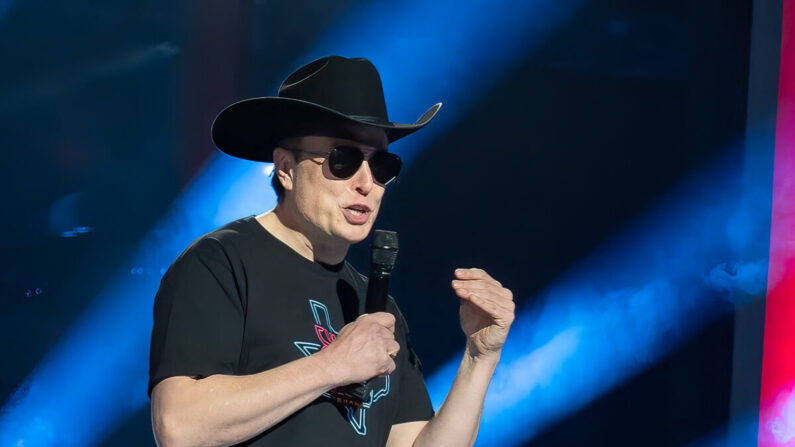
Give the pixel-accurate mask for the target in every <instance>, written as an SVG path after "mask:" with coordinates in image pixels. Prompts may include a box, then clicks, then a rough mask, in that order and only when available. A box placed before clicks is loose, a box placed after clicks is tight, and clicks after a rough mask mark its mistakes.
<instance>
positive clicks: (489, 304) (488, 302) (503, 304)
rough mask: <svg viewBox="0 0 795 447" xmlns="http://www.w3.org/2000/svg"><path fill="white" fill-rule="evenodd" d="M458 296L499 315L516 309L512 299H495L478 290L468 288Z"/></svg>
mask: <svg viewBox="0 0 795 447" xmlns="http://www.w3.org/2000/svg"><path fill="white" fill-rule="evenodd" d="M458 296H459V297H461V298H462V299H465V300H467V301H470V302H471V303H472V304H474V305H476V306H478V307H480V308H481V309H483V310H484V311H486V312H488V313H489V314H492V315H497V314H500V313H502V312H513V311H514V310H515V309H516V303H514V302H513V301H512V300H505V299H494V298H493V297H489V296H488V295H484V294H482V293H478V292H473V291H469V290H466V291H462V292H461V293H460V294H459V295H458Z"/></svg>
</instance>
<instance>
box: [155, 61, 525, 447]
mask: <svg viewBox="0 0 795 447" xmlns="http://www.w3.org/2000/svg"><path fill="white" fill-rule="evenodd" d="M439 107H440V104H437V105H435V106H433V107H432V108H431V109H429V110H428V112H426V113H425V114H424V115H423V116H422V117H421V118H420V120H418V121H417V122H416V123H414V124H395V123H392V122H390V121H389V119H388V118H387V114H386V107H385V102H384V97H383V91H382V88H381V81H380V77H379V76H378V73H377V71H376V70H375V67H374V66H373V65H372V64H371V63H370V62H369V61H368V60H366V59H361V58H359V59H346V58H342V57H338V56H331V57H328V58H323V59H320V60H318V61H315V62H312V63H310V64H308V65H307V66H305V67H302V68H301V69H299V70H298V71H296V72H295V73H293V74H292V75H291V76H289V77H288V78H287V79H286V80H285V82H284V83H283V84H282V86H281V88H280V90H279V96H278V97H268V98H254V99H250V100H245V101H241V102H239V103H236V104H233V105H231V106H230V107H228V108H227V109H225V110H224V111H223V112H222V113H221V114H220V115H219V116H218V117H217V118H216V121H215V123H213V139H214V141H215V143H216V145H217V146H218V147H219V148H220V149H221V150H223V151H224V152H227V153H229V154H231V155H234V156H238V157H242V158H246V159H251V160H261V161H272V162H273V163H274V180H273V183H274V187H275V188H276V190H277V195H278V197H279V202H278V204H277V206H276V207H275V208H274V210H272V211H270V212H267V213H265V214H262V215H259V216H256V217H253V216H252V217H248V218H244V219H240V220H238V221H235V222H232V223H230V224H228V225H226V226H224V227H223V228H221V229H219V230H216V231H214V232H211V233H209V234H207V235H205V236H203V237H201V238H199V239H198V240H196V241H195V242H194V243H193V244H191V246H190V247H189V248H188V249H187V250H186V251H185V252H183V254H182V255H180V257H179V258H178V259H177V260H176V261H175V262H174V264H173V265H172V266H171V268H169V270H168V272H167V273H166V274H165V275H164V277H163V280H162V282H161V286H160V290H159V291H158V294H157V298H156V301H155V317H154V327H153V331H152V346H151V357H150V383H149V391H150V393H151V398H152V425H153V430H154V434H155V438H156V440H157V442H158V444H160V445H162V446H172V445H232V444H238V443H244V444H246V445H258V446H259V445H262V446H265V445H282V446H303V445H307V446H308V445H318V444H319V445H340V446H355V445H362V446H364V445H367V446H376V445H387V446H390V447H399V446H411V445H413V446H434V447H437V446H447V445H449V446H466V445H472V444H473V443H474V440H475V437H476V435H477V429H478V424H479V420H480V414H481V409H482V405H483V400H484V398H485V395H486V390H487V388H488V384H489V381H490V380H491V376H492V374H493V372H494V369H495V368H496V365H497V362H498V360H499V357H500V352H501V349H502V345H503V343H504V342H505V338H506V336H507V333H508V330H509V327H510V325H511V323H512V321H513V309H514V304H513V298H512V294H511V292H510V291H509V290H507V289H505V288H503V287H502V286H501V285H500V283H499V282H497V281H495V280H494V279H492V278H491V277H490V276H489V275H488V274H486V273H485V272H484V271H482V270H479V269H459V270H456V271H455V274H454V275H455V279H454V280H453V281H452V287H453V290H454V291H455V293H456V294H457V295H458V296H459V297H460V298H461V308H460V318H461V326H462V329H463V331H464V333H465V334H466V335H467V344H466V351H465V354H464V357H463V359H462V362H461V366H460V368H459V370H458V374H457V376H456V379H455V381H454V383H453V386H452V388H451V390H450V392H449V394H448V396H447V399H446V400H445V403H444V404H443V405H442V407H441V408H440V410H439V412H438V413H436V414H434V412H433V410H432V408H431V406H430V399H429V398H428V394H427V391H426V389H425V385H424V382H423V379H422V374H421V372H420V369H419V361H418V360H417V358H416V355H415V354H414V352H413V351H412V349H411V347H410V346H409V340H408V330H407V327H406V322H405V321H404V320H403V317H402V316H401V314H400V312H399V311H398V309H397V307H396V305H395V303H394V301H392V300H390V301H389V303H388V308H387V311H388V312H376V313H372V314H364V297H365V293H366V283H365V281H364V280H363V278H362V277H361V275H359V274H358V273H357V272H355V271H354V270H353V268H352V267H351V266H350V264H348V263H347V262H345V255H346V253H347V251H348V248H349V247H350V245H351V244H355V243H357V242H360V241H362V240H363V239H364V238H365V237H366V236H367V235H368V234H369V232H370V230H371V228H372V226H373V222H374V220H375V218H376V216H377V214H378V210H379V208H380V205H381V199H382V197H383V194H384V190H385V187H386V185H387V184H388V183H390V182H391V181H392V180H393V179H394V178H395V177H396V176H397V174H398V172H399V170H400V159H399V158H398V157H397V156H395V155H394V154H390V153H389V152H387V146H388V143H390V142H392V141H395V140H397V139H399V138H402V137H404V136H406V135H408V134H410V133H412V132H414V131H416V130H418V129H420V128H422V127H423V126H425V125H426V124H427V123H428V122H430V120H431V119H432V118H433V116H434V115H435V114H436V112H437V111H438V110H439ZM417 293H418V294H421V293H422V291H421V290H418V292H417ZM343 326H344V327H343ZM365 381H367V382H368V383H369V387H368V390H369V392H368V393H367V394H366V395H365V398H364V399H363V400H357V399H356V398H355V393H354V392H352V391H351V390H352V388H351V387H355V386H357V384H360V383H362V382H365Z"/></svg>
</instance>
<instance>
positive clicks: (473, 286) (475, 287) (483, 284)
mask: <svg viewBox="0 0 795 447" xmlns="http://www.w3.org/2000/svg"><path fill="white" fill-rule="evenodd" d="M451 284H452V286H453V288H454V289H456V290H458V289H465V290H471V291H477V292H484V293H494V294H496V295H499V296H501V297H503V298H505V299H509V300H510V299H513V293H511V291H510V290H508V289H506V288H504V287H501V286H496V285H495V284H494V283H492V282H490V281H484V280H481V279H475V280H468V281H462V280H458V279H454V280H453V281H452V283H451Z"/></svg>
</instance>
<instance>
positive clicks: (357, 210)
mask: <svg viewBox="0 0 795 447" xmlns="http://www.w3.org/2000/svg"><path fill="white" fill-rule="evenodd" d="M344 209H345V218H346V219H347V220H348V223H351V224H354V225H362V224H364V223H366V222H367V221H368V220H369V219H370V212H371V210H370V207H369V206H367V205H362V204H355V205H350V206H346V207H345V208H344Z"/></svg>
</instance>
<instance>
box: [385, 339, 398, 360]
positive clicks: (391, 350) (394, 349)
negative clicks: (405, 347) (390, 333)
mask: <svg viewBox="0 0 795 447" xmlns="http://www.w3.org/2000/svg"><path fill="white" fill-rule="evenodd" d="M398 352H400V343H398V342H396V341H394V340H392V343H390V345H389V346H388V347H387V351H386V353H387V354H389V356H390V357H392V358H395V357H397V355H398Z"/></svg>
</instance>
